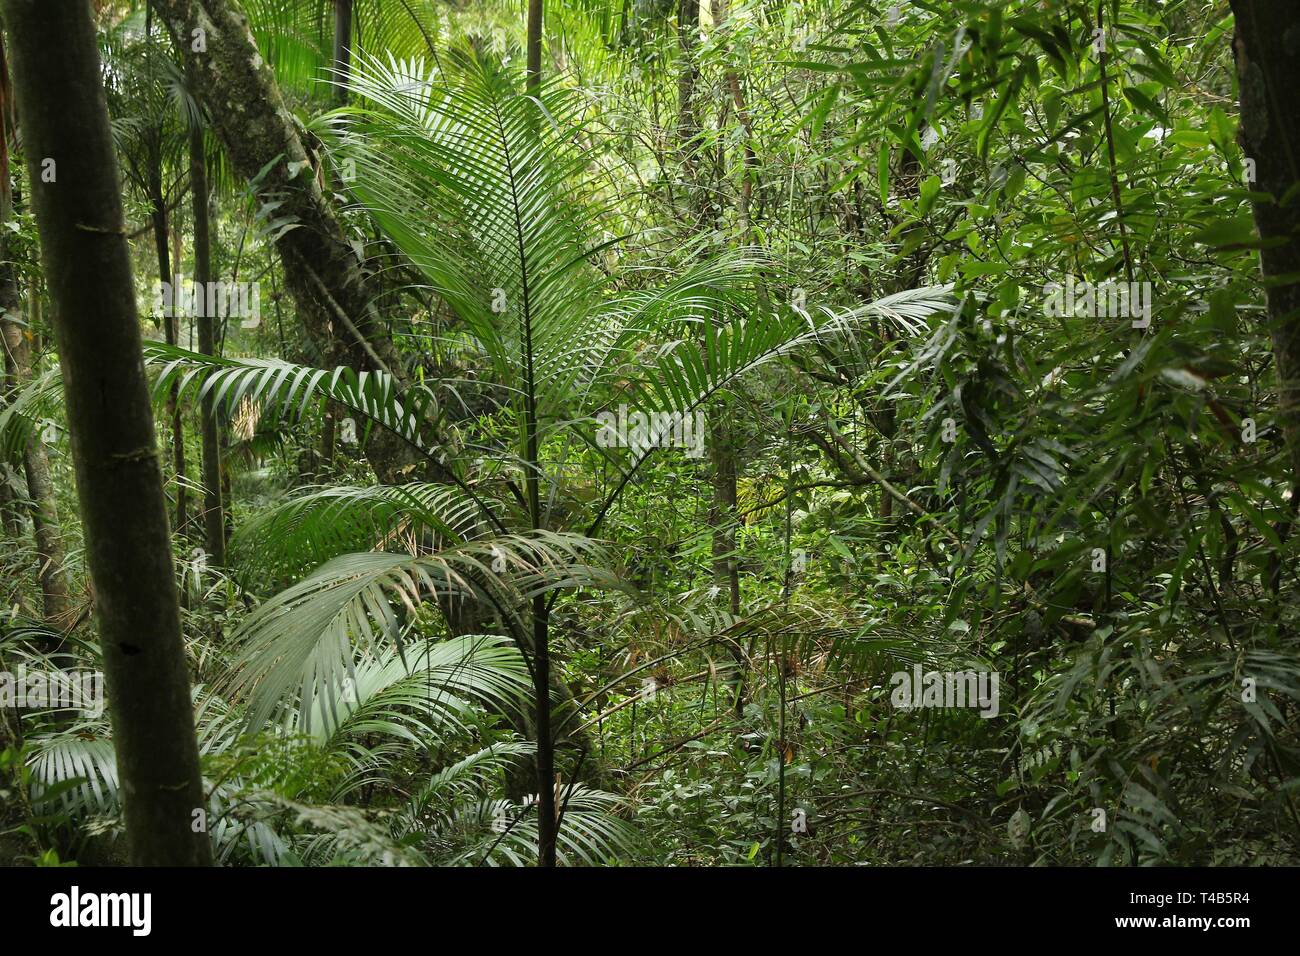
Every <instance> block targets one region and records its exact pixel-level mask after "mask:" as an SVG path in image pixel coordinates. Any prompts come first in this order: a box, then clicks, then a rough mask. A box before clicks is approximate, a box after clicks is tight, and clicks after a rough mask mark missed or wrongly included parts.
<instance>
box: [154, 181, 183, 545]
mask: <svg viewBox="0 0 1300 956" xmlns="http://www.w3.org/2000/svg"><path fill="white" fill-rule="evenodd" d="M148 192H149V219H150V221H151V223H152V225H153V243H154V251H155V252H156V253H157V256H158V279H159V281H161V282H163V283H164V284H166V283H169V282H170V283H173V284H179V282H180V276H178V275H175V274H173V272H172V260H171V249H170V247H169V243H170V240H171V230H170V229H169V228H168V225H167V202H166V199H165V198H164V197H163V188H162V169H161V161H158V162H155V163H154V165H153V168H152V169H151V170H150V171H149V189H148ZM176 265H177V266H179V265H180V263H179V262H178V263H176ZM178 291H179V290H178V289H173V290H172V302H173V305H172V307H171V308H168V309H167V310H166V311H165V313H164V315H163V337H164V338H165V339H166V340H167V344H168V345H177V344H179V340H180V316H178V315H177V314H176V308H175V302H176V301H178V299H177V296H176V293H177V292H178ZM167 419H168V421H170V422H171V430H172V468H173V469H174V470H175V472H176V529H177V530H178V531H179V530H182V529H183V528H184V527H185V512H186V506H187V505H188V501H187V500H186V499H187V495H186V490H185V431H184V427H183V423H182V422H181V409H180V396H179V395H178V393H177V388H176V387H175V386H173V387H172V390H171V392H170V393H169V394H168V395H167Z"/></svg>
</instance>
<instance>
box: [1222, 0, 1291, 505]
mask: <svg viewBox="0 0 1300 956" xmlns="http://www.w3.org/2000/svg"><path fill="white" fill-rule="evenodd" d="M1232 10H1233V13H1234V14H1235V15H1236V19H1237V33H1236V38H1235V42H1234V43H1233V51H1234V53H1235V55H1236V60H1237V78H1238V83H1239V86H1240V89H1241V134H1240V138H1241V146H1242V149H1243V151H1244V153H1245V156H1246V158H1247V159H1250V160H1253V161H1254V163H1255V172H1256V185H1255V186H1254V187H1252V188H1254V189H1256V190H1258V191H1260V192H1265V193H1268V194H1270V195H1271V196H1272V201H1270V202H1259V203H1256V204H1255V224H1256V226H1257V227H1258V229H1259V234H1260V237H1261V238H1262V239H1275V238H1281V239H1284V240H1286V241H1285V242H1283V243H1281V244H1279V245H1276V246H1272V247H1268V248H1264V249H1263V250H1261V252H1260V263H1261V266H1262V269H1263V274H1264V277H1265V278H1266V279H1269V278H1273V277H1278V276H1288V277H1290V278H1289V280H1284V281H1282V282H1279V283H1275V284H1270V285H1268V287H1267V297H1268V317H1269V325H1270V331H1271V334H1272V338H1273V359H1274V363H1275V364H1276V366H1277V380H1278V418H1279V420H1280V422H1281V426H1282V434H1283V437H1284V438H1285V440H1286V447H1287V451H1288V452H1289V454H1290V459H1291V483H1292V486H1293V487H1295V485H1296V483H1297V482H1298V481H1300V282H1297V281H1296V280H1295V277H1296V275H1297V274H1300V240H1298V239H1297V236H1300V205H1297V204H1296V203H1295V202H1290V203H1289V204H1287V205H1285V206H1284V205H1282V198H1283V197H1284V196H1286V195H1287V193H1288V192H1289V191H1290V190H1291V189H1292V188H1293V187H1294V186H1295V184H1296V183H1297V182H1300V99H1297V98H1296V96H1295V85H1296V81H1297V79H1300V70H1297V69H1296V59H1295V53H1296V45H1297V43H1300V4H1296V3H1295V2H1294V0H1249V2H1246V0H1232Z"/></svg>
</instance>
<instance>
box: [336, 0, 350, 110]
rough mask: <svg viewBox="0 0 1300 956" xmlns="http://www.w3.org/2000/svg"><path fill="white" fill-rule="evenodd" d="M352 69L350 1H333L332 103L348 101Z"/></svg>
mask: <svg viewBox="0 0 1300 956" xmlns="http://www.w3.org/2000/svg"><path fill="white" fill-rule="evenodd" d="M351 69H352V0H334V82H335V83H337V84H338V86H336V87H335V88H334V101H335V102H336V103H340V104H342V103H346V102H347V101H348V83H349V79H350V75H351Z"/></svg>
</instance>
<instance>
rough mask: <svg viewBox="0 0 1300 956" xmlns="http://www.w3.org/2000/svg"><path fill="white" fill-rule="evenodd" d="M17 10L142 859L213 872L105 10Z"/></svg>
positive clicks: (82, 493)
mask: <svg viewBox="0 0 1300 956" xmlns="http://www.w3.org/2000/svg"><path fill="white" fill-rule="evenodd" d="M4 13H5V22H6V25H7V26H8V28H9V39H10V43H11V53H12V57H13V75H14V86H15V88H16V90H17V94H18V106H19V112H20V115H21V118H22V125H23V141H24V152H25V153H26V156H27V168H28V172H29V174H30V178H31V182H32V205H33V207H34V209H35V212H36V225H37V230H38V232H39V234H40V240H41V259H42V264H43V267H44V269H45V274H46V276H47V278H48V281H49V288H50V292H51V294H52V296H53V299H54V304H55V314H54V329H55V333H56V336H57V340H58V346H59V363H60V365H61V366H62V369H63V382H64V395H65V399H66V402H67V410H68V423H69V426H70V430H71V434H72V456H73V461H74V463H75V466H76V481H77V494H78V498H79V499H80V502H81V515H82V521H83V524H84V527H85V538H86V557H87V562H88V564H89V567H90V575H91V578H92V580H93V581H94V585H95V604H96V615H97V618H98V622H99V634H100V642H101V646H102V648H103V659H104V670H105V677H106V680H107V684H108V695H109V712H110V717H111V722H112V728H113V747H114V750H115V752H116V754H117V771H118V777H119V779H120V780H121V792H122V802H123V815H124V817H125V820H126V832H127V841H128V843H129V845H130V853H131V861H132V862H133V863H135V864H137V865H207V864H210V863H211V862H212V851H211V847H210V845H209V842H208V837H207V834H206V832H205V830H206V827H205V826H201V825H199V824H200V821H203V820H204V817H203V806H204V801H203V785H202V780H201V778H200V774H199V754H198V746H197V744H196V741H195V737H194V709H193V706H192V704H191V699H190V682H189V674H188V672H187V669H186V662H185V647H184V644H183V642H182V640H181V630H180V608H179V604H178V600H177V593H176V577H175V570H174V568H173V566H172V555H171V535H170V534H169V532H168V528H167V506H166V499H165V498H164V496H163V485H162V473H161V470H160V468H159V462H158V447H157V436H156V435H155V433H154V427H153V413H152V409H151V407H150V403H149V387H148V381H147V380H146V377H145V371H144V359H143V354H142V352H141V343H140V327H139V320H138V318H137V316H136V310H135V290H134V288H133V286H132V280H131V260H130V253H129V251H128V248H127V240H126V234H125V225H124V222H123V216H122V200H121V196H120V195H119V193H118V170H117V160H116V158H115V156H114V155H113V142H112V136H111V133H110V130H109V123H108V111H107V107H106V103H105V97H104V90H103V87H102V85H101V84H102V81H101V75H102V74H101V73H100V66H99V50H98V45H97V42H96V37H95V25H94V22H93V21H92V19H91V9H90V4H89V3H86V2H69V3H49V2H47V0H4ZM53 50H57V51H58V55H57V56H53V55H51V51H53Z"/></svg>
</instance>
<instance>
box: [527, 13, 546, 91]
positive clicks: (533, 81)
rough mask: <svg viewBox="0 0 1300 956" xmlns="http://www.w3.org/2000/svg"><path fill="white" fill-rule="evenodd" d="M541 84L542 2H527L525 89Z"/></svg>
mask: <svg viewBox="0 0 1300 956" xmlns="http://www.w3.org/2000/svg"><path fill="white" fill-rule="evenodd" d="M540 82H542V0H528V73H527V75H526V77H525V79H524V85H525V88H526V89H532V88H533V87H534V86H536V85H537V84H538V83H540Z"/></svg>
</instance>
